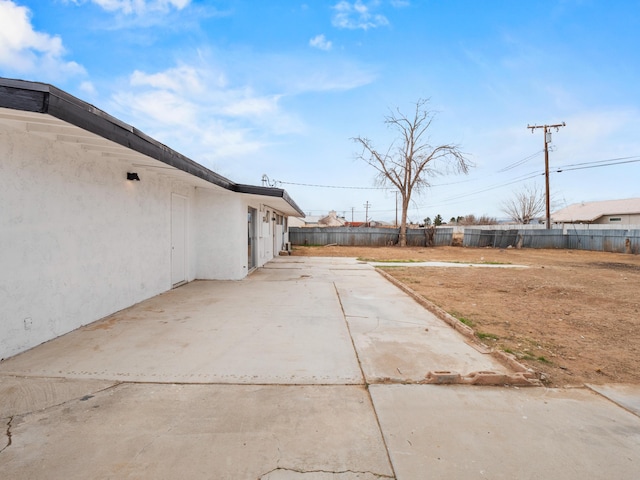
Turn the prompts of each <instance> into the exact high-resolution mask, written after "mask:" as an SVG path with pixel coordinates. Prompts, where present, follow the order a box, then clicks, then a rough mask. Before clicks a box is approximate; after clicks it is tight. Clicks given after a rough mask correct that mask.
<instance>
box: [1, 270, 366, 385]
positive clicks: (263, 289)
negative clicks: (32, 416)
mask: <svg viewBox="0 0 640 480" xmlns="http://www.w3.org/2000/svg"><path fill="white" fill-rule="evenodd" d="M305 305H308V306H312V307H304V306H305ZM0 373H5V374H12V375H27V376H45V377H66V378H99V379H107V380H114V381H135V382H169V383H172V382H175V383H253V384H256V383H259V384H265V383H271V384H308V383H321V384H359V383H362V382H363V379H362V375H361V373H360V369H359V367H358V362H357V359H356V356H355V353H354V351H353V346H352V344H351V339H350V337H349V333H348V330H347V327H346V324H345V321H344V317H343V315H342V311H341V308H340V304H339V302H338V300H337V297H336V293H335V289H334V287H333V285H332V284H331V282H326V281H324V280H317V279H314V278H311V276H309V275H306V274H304V273H301V272H300V270H296V271H294V273H292V271H290V270H278V271H275V270H268V269H263V270H260V271H257V272H255V274H254V275H252V276H251V277H250V278H248V279H246V280H244V281H242V282H215V281H197V282H192V283H190V284H188V285H185V286H183V287H180V288H178V289H175V290H172V291H170V292H167V293H165V294H163V295H159V296H157V297H154V298H152V299H149V300H147V301H145V302H142V303H140V304H138V305H135V306H133V307H131V308H129V309H126V310H123V311H121V312H119V313H116V314H114V315H112V316H110V317H107V318H106V319H103V320H101V321H98V322H95V323H92V324H90V325H87V326H85V327H83V328H80V329H78V330H76V331H74V332H71V333H69V334H67V335H65V336H63V337H60V338H57V339H55V340H52V341H50V342H48V343H46V344H43V345H40V346H39V347H38V348H35V349H32V350H31V351H29V352H26V353H25V354H22V355H17V356H15V357H13V358H10V359H8V360H6V361H4V362H2V363H1V364H0Z"/></svg>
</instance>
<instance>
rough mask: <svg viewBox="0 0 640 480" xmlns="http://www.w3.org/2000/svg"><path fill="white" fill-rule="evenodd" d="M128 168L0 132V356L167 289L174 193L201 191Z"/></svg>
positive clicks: (5, 129) (73, 149)
mask: <svg viewBox="0 0 640 480" xmlns="http://www.w3.org/2000/svg"><path fill="white" fill-rule="evenodd" d="M128 170H131V167H130V165H126V164H124V163H123V162H119V161H113V160H109V159H105V158H104V157H99V156H96V155H95V154H92V153H91V152H87V151H85V150H83V149H81V148H79V147H77V146H74V145H71V144H68V143H61V142H54V141H52V140H48V139H46V138H43V137H38V136H34V135H28V134H27V133H26V132H19V131H14V130H11V129H9V128H8V127H5V126H0V199H1V200H2V208H1V209H0V245H1V246H2V248H0V266H1V268H0V305H2V308H1V309H0V358H6V357H8V356H11V355H14V354H16V353H18V352H21V351H23V350H26V349H28V348H30V347H33V346H35V345H38V344H40V343H42V342H44V341H47V340H49V339H51V338H54V337H56V336H59V335H61V334H64V333H66V332H69V331H71V330H73V329H75V328H77V327H79V326H81V325H84V324H87V323H90V322H92V321H94V320H97V319H99V318H102V317H104V316H106V315H109V314H111V313H113V312H116V311H118V310H121V309H123V308H126V307H128V306H130V305H133V304H135V303H137V302H140V301H141V300H144V299H146V298H149V297H152V296H154V295H157V294H159V293H161V292H164V291H166V290H168V289H170V288H171V277H170V274H171V263H170V247H171V238H170V233H171V229H170V221H171V219H170V203H171V193H172V192H178V193H180V194H182V195H184V196H185V197H187V198H188V202H189V203H193V199H194V196H195V188H194V187H193V186H190V185H188V184H185V183H184V182H176V181H175V180H172V179H171V178H169V177H164V176H159V175H155V174H153V173H149V172H146V171H144V172H139V174H140V176H141V178H142V181H140V182H131V181H127V180H126V172H127V171H128ZM188 215H189V217H188V220H187V224H188V228H189V229H191V228H192V226H193V225H194V223H195V219H194V218H193V214H192V212H191V211H190V210H189V212H188ZM194 238H195V236H194V235H193V232H192V231H188V232H187V239H188V242H189V243H188V245H187V250H193V249H194V245H193V239H194ZM195 273H196V272H195V264H194V262H192V261H191V262H189V266H188V272H187V275H188V277H189V278H188V280H193V279H194V278H195Z"/></svg>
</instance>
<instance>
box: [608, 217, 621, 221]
mask: <svg viewBox="0 0 640 480" xmlns="http://www.w3.org/2000/svg"><path fill="white" fill-rule="evenodd" d="M609 221H610V222H621V221H622V218H620V217H609Z"/></svg>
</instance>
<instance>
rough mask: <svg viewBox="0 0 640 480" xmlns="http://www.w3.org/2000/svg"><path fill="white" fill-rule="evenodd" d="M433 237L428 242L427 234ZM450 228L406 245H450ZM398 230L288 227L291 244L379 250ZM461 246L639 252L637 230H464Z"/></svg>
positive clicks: (412, 232)
mask: <svg viewBox="0 0 640 480" xmlns="http://www.w3.org/2000/svg"><path fill="white" fill-rule="evenodd" d="M430 233H431V234H433V236H432V239H431V240H430V238H429V235H430ZM453 233H454V229H453V228H437V229H435V233H434V232H433V230H430V229H425V228H411V229H408V230H407V245H409V246H414V247H425V246H427V245H432V246H450V245H452V242H453ZM399 235H400V229H398V228H366V227H313V228H302V227H291V228H290V229H289V241H290V242H291V244H292V245H340V246H361V247H383V246H389V245H397V244H398V237H399ZM462 245H463V246H465V247H494V248H509V247H515V248H560V249H573V250H596V251H603V252H618V253H632V254H638V253H640V230H624V229H616V230H580V229H576V230H566V231H564V230H563V229H551V230H532V229H496V230H488V229H477V228H475V229H474V228H465V229H464V233H463V241H462Z"/></svg>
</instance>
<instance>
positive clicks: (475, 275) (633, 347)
mask: <svg viewBox="0 0 640 480" xmlns="http://www.w3.org/2000/svg"><path fill="white" fill-rule="evenodd" d="M293 255H308V256H328V257H331V256H336V257H338V256H339V257H356V258H359V259H361V260H377V261H390V260H401V261H404V262H413V261H445V262H462V263H466V262H470V263H485V264H511V265H524V266H527V267H528V268H479V267H470V268H447V267H403V266H398V267H395V266H394V267H383V268H385V271H386V272H387V273H389V274H391V275H392V276H393V277H395V278H396V279H398V280H400V281H401V282H403V283H404V284H405V285H407V286H408V287H409V288H411V289H412V290H413V291H415V292H417V293H419V294H420V295H422V296H423V297H424V298H426V299H428V300H429V301H431V302H432V303H434V304H436V305H437V306H439V307H440V308H442V309H444V310H445V311H447V312H448V313H450V314H451V315H453V316H454V317H456V318H458V319H459V320H460V321H461V322H463V323H465V324H467V325H469V326H471V327H472V328H473V330H474V331H475V334H476V336H477V337H478V339H479V340H480V341H482V342H483V343H484V344H485V345H488V346H490V347H492V348H494V349H501V350H503V351H506V352H509V353H512V354H513V355H515V356H516V357H517V358H518V359H519V360H520V362H521V363H523V364H525V365H527V366H528V367H530V368H532V369H533V370H535V371H536V372H538V373H539V375H540V377H541V379H542V381H543V382H544V383H545V384H546V385H549V386H555V387H564V386H574V385H582V384H584V383H594V384H602V383H630V384H640V256H639V255H626V254H617V253H603V252H588V251H576V250H533V249H522V250H516V249H493V248H463V247H435V248H424V247H408V248H399V247H379V248H375V247H373V248H366V247H364V248H363V247H335V246H328V247H295V248H294V251H293Z"/></svg>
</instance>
